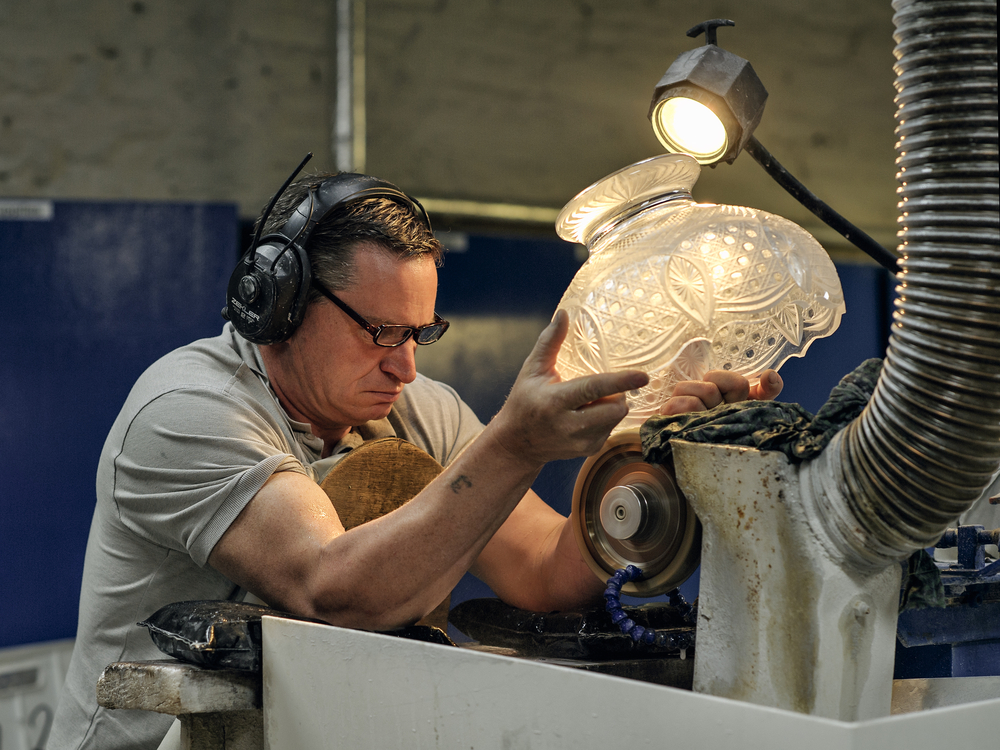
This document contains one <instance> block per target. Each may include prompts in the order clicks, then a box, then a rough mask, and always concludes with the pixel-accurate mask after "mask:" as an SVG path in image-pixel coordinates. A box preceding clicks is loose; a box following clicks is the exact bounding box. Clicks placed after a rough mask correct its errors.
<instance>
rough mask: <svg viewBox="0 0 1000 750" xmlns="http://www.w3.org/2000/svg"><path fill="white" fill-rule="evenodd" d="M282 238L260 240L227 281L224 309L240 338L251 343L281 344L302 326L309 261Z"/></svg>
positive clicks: (308, 276)
mask: <svg viewBox="0 0 1000 750" xmlns="http://www.w3.org/2000/svg"><path fill="white" fill-rule="evenodd" d="M286 245H288V240H287V239H285V238H283V237H278V238H276V237H271V238H267V237H265V238H264V241H263V242H262V244H260V245H258V246H257V248H256V251H255V252H254V251H251V252H248V253H247V254H246V255H245V256H244V257H243V259H242V260H241V261H240V262H239V263H238V264H237V266H236V269H235V270H234V271H233V274H232V276H231V277H230V279H229V287H228V289H227V294H226V310H227V314H228V316H229V319H230V320H231V321H232V322H233V326H235V328H236V330H237V331H238V332H239V333H240V335H241V336H243V338H245V339H247V340H248V341H251V342H253V343H254V344H277V343H279V342H281V341H285V340H286V339H288V337H289V336H291V335H292V332H293V331H294V330H295V329H296V328H298V326H299V324H301V323H302V318H303V316H304V315H305V307H306V305H305V300H306V297H307V296H308V292H309V278H310V275H309V260H308V258H306V257H305V252H304V251H302V250H301V249H300V248H299V247H298V246H297V244H295V243H293V244H292V245H291V246H290V247H288V249H287V250H284V252H282V250H283V248H285V246H286Z"/></svg>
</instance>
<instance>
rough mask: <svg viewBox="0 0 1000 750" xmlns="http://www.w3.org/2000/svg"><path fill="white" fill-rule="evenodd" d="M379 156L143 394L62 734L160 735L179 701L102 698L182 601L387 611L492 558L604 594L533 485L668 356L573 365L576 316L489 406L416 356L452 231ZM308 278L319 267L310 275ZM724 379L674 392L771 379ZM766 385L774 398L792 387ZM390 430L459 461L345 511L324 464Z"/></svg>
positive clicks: (543, 590) (285, 201) (404, 616)
mask: <svg viewBox="0 0 1000 750" xmlns="http://www.w3.org/2000/svg"><path fill="white" fill-rule="evenodd" d="M356 177H357V176H350V175H346V176H332V175H328V176H318V177H307V178H304V179H301V180H299V181H298V182H297V183H295V184H294V185H292V187H291V188H290V189H289V190H288V191H287V192H286V193H285V194H284V195H283V196H282V199H281V200H280V201H279V202H278V203H277V204H276V208H275V211H274V214H273V215H272V216H271V217H270V218H269V220H268V222H267V224H268V226H267V230H266V232H265V234H266V235H267V236H265V240H264V241H262V242H261V246H262V247H264V246H265V245H266V241H267V239H268V237H272V238H273V237H278V240H272V242H271V245H269V246H268V247H270V248H271V249H270V250H267V251H265V250H263V249H262V250H261V251H260V252H259V253H257V252H256V251H255V255H257V254H259V255H260V258H262V259H263V260H262V261H261V260H260V259H256V260H255V258H254V257H253V256H248V257H249V260H250V261H252V262H256V263H259V265H260V269H262V270H260V271H259V273H258V271H256V270H252V269H251V270H245V271H240V270H239V269H238V270H237V273H235V274H234V281H233V282H232V283H231V285H230V294H229V307H230V317H232V318H233V319H234V320H233V322H231V323H228V324H227V325H226V326H225V327H224V329H223V333H222V335H221V336H219V337H217V338H214V339H206V340H202V341H197V342H194V343H193V344H191V345H189V346H186V347H182V348H181V349H179V350H177V351H175V352H173V353H171V354H169V355H167V356H166V357H164V358H163V359H161V360H160V361H159V362H157V363H155V364H154V365H153V366H152V367H150V369H149V370H148V371H147V372H146V373H144V374H143V376H142V377H141V378H140V379H139V381H138V382H137V383H136V385H135V387H134V388H133V390H132V393H131V394H130V395H129V398H128V400H127V401H126V403H125V406H124V407H123V409H122V411H121V413H120V415H119V417H118V419H117V420H116V422H115V424H114V426H113V427H112V430H111V433H110V434H109V436H108V440H107V442H106V444H105V447H104V451H103V453H102V456H101V461H100V466H99V470H98V481H97V493H98V498H97V507H96V510H95V514H94V521H93V525H92V528H91V535H90V539H89V541H88V549H87V557H86V564H85V570H84V582H83V590H82V595H81V604H80V622H79V630H78V635H77V644H76V648H75V650H74V654H73V658H72V662H71V665H70V669H69V674H68V678H67V685H66V688H65V689H64V693H63V697H62V699H61V701H60V705H59V709H58V712H57V718H56V722H55V726H54V729H53V734H52V739H51V741H50V748H53V749H60V748H79V747H100V748H115V747H156V746H157V744H158V742H159V741H160V738H161V737H162V736H163V734H164V733H165V732H166V730H167V728H168V726H169V724H170V721H171V719H170V717H169V716H160V715H155V714H146V713H141V712H130V711H108V710H105V709H102V708H99V707H98V706H97V704H96V700H95V696H94V685H95V684H96V681H97V678H98V676H99V675H100V672H101V670H102V669H103V668H104V667H105V666H106V665H107V664H109V663H111V662H115V661H124V660H145V659H156V658H160V656H161V655H160V654H159V652H158V651H157V650H156V648H155V646H153V644H152V642H151V640H150V638H149V637H148V634H147V633H146V632H145V631H144V630H142V629H140V628H136V627H135V623H136V622H137V621H138V620H141V619H143V618H145V617H148V616H149V615H150V614H152V613H153V612H155V611H156V610H157V609H159V608H160V607H162V606H164V605H166V604H169V603H172V602H177V601H185V600H195V599H215V600H222V599H230V600H239V599H242V598H243V597H244V595H245V594H246V593H247V592H250V593H252V594H254V595H255V596H257V597H259V598H260V599H262V600H263V601H265V602H267V603H268V604H269V605H271V606H273V607H276V608H278V609H281V610H286V611H289V612H293V613H296V614H300V615H305V616H310V617H315V618H319V619H322V620H324V621H326V622H330V623H332V624H336V625H343V626H347V627H359V628H366V629H375V630H387V629H392V628H396V627H399V626H402V625H406V624H409V623H412V622H414V621H416V620H418V619H419V618H421V617H423V616H424V615H426V614H427V613H429V612H430V611H431V610H433V609H434V607H435V606H436V605H437V604H438V603H439V602H441V600H442V599H444V597H445V596H446V595H447V594H448V592H449V591H450V590H451V589H452V588H453V587H454V585H455V584H456V583H457V582H458V581H459V579H460V578H461V577H462V576H463V575H464V573H465V572H466V571H469V570H471V571H472V572H473V573H474V574H475V575H477V576H478V577H480V578H481V579H482V580H483V581H484V582H486V583H487V584H488V585H489V586H490V587H491V588H492V589H493V590H494V591H495V592H496V594H497V595H498V596H500V597H501V598H502V599H504V600H505V601H507V602H508V603H510V604H512V605H515V606H519V607H524V608H528V609H535V610H556V609H572V608H575V607H579V606H582V605H589V604H592V603H593V601H594V600H595V599H597V598H598V597H599V596H600V593H601V591H602V590H603V588H604V584H603V582H601V581H599V580H598V579H597V578H596V577H595V576H594V575H593V573H592V572H591V571H590V569H589V568H588V567H587V566H586V564H585V563H584V562H583V560H582V558H581V556H580V553H579V550H578V548H577V545H576V542H575V540H574V537H573V534H572V531H571V529H570V526H569V524H568V523H567V522H566V519H565V518H563V517H562V516H560V515H559V514H558V513H556V512H555V511H553V510H552V509H551V508H549V506H547V505H546V504H545V503H544V502H542V501H541V500H540V499H539V498H538V497H537V496H536V495H535V494H534V493H533V492H532V491H531V489H530V488H531V484H532V482H533V480H534V479H535V477H536V476H537V474H538V472H539V470H540V469H541V468H542V466H543V465H544V464H545V463H546V462H548V461H552V460H556V459H563V458H571V457H576V456H582V455H589V454H592V453H594V452H596V451H597V450H598V449H600V447H601V446H602V445H603V443H604V441H605V440H606V438H607V437H608V434H609V432H610V430H611V429H612V428H613V427H614V425H615V424H617V423H618V422H619V421H620V420H621V419H622V418H623V417H624V416H625V414H626V411H627V410H626V406H625V401H624V397H623V395H622V394H623V392H625V391H628V390H632V389H635V388H639V387H641V386H642V385H644V384H645V383H646V382H647V377H646V375H645V374H643V373H641V372H622V373H609V374H602V375H594V376H591V377H586V378H581V379H578V380H573V381H569V382H562V381H561V380H560V378H559V376H558V374H557V372H556V370H555V361H556V354H557V352H558V350H559V347H560V345H561V343H562V341H563V338H564V337H565V336H566V331H567V319H566V316H565V315H564V314H557V315H556V316H555V318H553V321H552V323H551V324H550V325H549V326H548V327H547V328H546V329H545V330H544V331H543V332H542V334H541V336H540V337H539V339H538V342H537V344H536V345H535V348H534V350H533V351H532V353H531V355H530V356H529V357H528V359H527V360H526V361H525V363H524V366H523V367H522V369H521V372H520V374H519V376H518V378H517V381H516V382H515V384H514V386H513V388H512V390H511V393H510V395H509V397H508V399H507V401H506V404H505V405H504V407H503V408H502V409H501V411H500V412H499V413H498V414H497V415H496V417H494V419H493V420H492V421H491V422H490V423H489V424H488V425H486V426H485V427H484V426H483V425H482V424H481V423H480V422H479V421H478V419H477V418H476V417H475V415H474V414H473V413H472V411H471V410H470V409H469V408H468V407H467V406H466V405H465V404H464V403H463V402H462V401H461V400H460V399H459V398H458V396H457V395H456V394H455V393H454V391H452V390H451V389H450V388H448V387H447V386H444V385H442V384H440V383H435V382H432V381H430V380H427V379H426V378H423V377H422V376H420V375H418V374H417V371H416V362H415V354H416V348H417V345H418V344H428V343H433V342H434V341H436V340H437V339H438V338H439V337H440V336H441V334H442V333H443V332H444V330H446V328H447V323H445V322H444V321H442V320H441V319H440V318H439V317H438V316H437V315H436V314H435V312H434V301H435V295H436V288H437V270H436V266H437V261H438V259H439V257H440V245H439V244H438V243H437V241H436V240H435V239H434V237H433V235H432V234H431V232H430V227H429V223H428V222H427V221H426V217H425V216H424V215H423V214H422V209H420V207H419V205H418V204H416V203H415V202H413V201H412V200H411V199H409V198H407V197H406V196H405V195H403V194H401V193H398V191H396V192H393V191H394V190H395V189H394V188H392V187H391V186H387V184H386V183H380V184H379V185H376V188H378V189H377V190H374V192H372V191H369V190H368V188H365V187H364V184H366V183H364V180H366V179H371V178H363V179H362V181H361V183H360V184H361V185H362V187H361V188H357V190H355V186H354V183H353V182H351V180H355V178H356ZM345 185H346V186H347V188H345ZM348 188H349V189H348ZM344 189H347V192H346V195H347V197H346V198H345V197H344V195H345V193H344ZM352 190H354V191H355V192H353V193H352V192H351V191H352ZM379 191H381V192H379ZM373 194H377V195H376V197H368V196H370V195H373ZM330 196H333V197H330ZM337 196H339V197H337ZM263 218H268V217H267V216H266V214H265V217H263ZM262 221H263V219H262ZM296 243H298V244H296ZM299 251H301V255H302V258H303V261H302V263H303V264H304V267H305V270H304V272H303V274H302V279H303V280H301V281H300V283H301V285H302V286H296V283H297V282H295V281H294V278H295V275H294V273H292V274H291V275H290V276H289V279H287V280H285V281H282V282H281V283H280V284H278V289H277V291H275V292H274V295H273V299H275V300H277V299H286V300H296V299H301V300H303V302H302V304H301V306H300V307H301V309H300V308H299V306H297V305H298V303H296V302H294V301H292V302H289V303H288V304H289V305H290V307H289V312H288V314H287V315H285V314H284V313H282V315H280V316H278V318H279V320H278V322H279V323H281V324H282V325H284V323H285V322H286V319H287V320H288V321H292V325H291V326H290V330H283V329H282V330H281V331H280V332H279V333H277V334H275V335H274V336H272V335H271V334H270V333H269V332H267V331H269V330H270V329H266V331H265V332H263V333H259V332H258V329H259V328H261V326H263V323H261V324H260V326H258V323H260V319H262V318H268V317H269V316H268V314H267V313H266V312H264V311H265V310H266V309H269V307H268V306H269V305H270V300H271V299H272V297H271V296H268V295H269V294H270V292H267V291H266V287H267V286H268V284H270V283H271V282H270V280H269V278H267V275H268V274H271V273H276V271H275V269H278V268H279V266H280V267H283V265H282V264H285V263H286V262H288V261H289V258H290V257H291V258H292V259H294V256H290V255H289V254H290V253H293V252H299ZM268 252H270V253H271V254H270V255H268V254H267V253H268ZM307 255H308V258H307V257H306V256H307ZM246 268H247V269H250V266H249V265H247V266H246ZM254 268H256V266H254ZM247 277H252V279H251V280H250V281H247V280H246V278H247ZM286 283H287V284H291V285H292V286H293V287H295V289H294V290H292V291H291V292H288V293H287V294H286V291H287V290H285V289H284V285H285V284H286ZM233 290H236V291H233ZM292 292H294V293H292ZM241 300H242V301H241ZM262 300H263V302H262ZM265 303H266V304H265ZM282 304H284V303H282ZM254 305H262V307H256V308H255V307H254ZM255 310H256V311H255ZM279 328H281V326H279ZM237 329H240V330H244V331H251V330H252V332H250V333H246V335H247V336H249V337H251V338H255V339H260V340H261V341H265V340H266V341H268V342H270V343H261V344H259V345H255V344H253V343H251V342H250V341H248V340H247V339H246V338H245V337H244V336H243V335H241V334H240V333H238V332H237ZM712 377H713V378H715V380H716V381H717V382H704V383H689V384H683V386H682V387H680V388H679V390H678V395H677V398H676V399H675V400H674V401H673V402H671V403H670V404H668V407H667V408H668V410H687V409H690V408H706V407H708V406H712V405H714V404H715V403H718V402H720V401H722V400H730V401H731V400H739V399H742V398H746V397H747V396H748V395H749V386H748V384H747V382H746V381H745V380H744V379H743V378H740V377H739V376H732V375H729V374H728V373H717V374H713V375H712ZM775 377H777V376H776V375H775ZM762 382H764V383H765V385H763V386H759V387H758V388H757V390H756V391H755V392H754V395H755V396H759V397H773V396H774V395H776V392H777V390H776V389H780V380H776V381H775V382H774V383H773V384H771V385H768V384H767V382H768V381H767V380H766V379H765V380H764V381H762ZM386 434H395V435H397V436H398V437H401V438H403V439H405V440H408V441H410V442H412V443H414V444H415V445H417V446H418V447H420V448H422V449H423V450H425V451H426V452H428V453H429V454H430V455H431V456H433V457H434V458H436V459H437V460H438V461H439V462H440V463H441V464H442V465H443V466H444V467H445V468H444V471H443V472H442V473H441V475H440V476H439V477H438V478H437V479H435V480H434V481H432V482H431V483H430V484H429V485H428V486H427V487H426V488H425V489H424V490H423V491H422V492H421V493H419V494H418V495H417V496H416V497H415V498H414V499H413V500H412V501H411V502H409V503H407V504H406V505H404V506H403V507H401V508H399V509H398V510H396V511H394V512H392V513H389V514H387V515H385V516H383V517H382V518H379V519H377V520H375V521H372V522H370V523H367V524H363V525H361V526H358V527H356V528H354V529H352V530H351V531H350V532H345V530H344V527H343V525H342V524H341V522H340V519H339V518H338V517H337V514H336V512H335V511H334V509H333V507H332V505H331V503H330V500H329V498H328V497H327V496H326V494H325V492H324V491H323V490H322V489H321V488H320V486H319V484H318V483H317V482H318V480H320V479H321V477H322V475H323V474H324V472H325V471H326V470H327V469H328V468H329V466H330V464H331V463H332V462H333V461H334V460H335V459H336V458H337V457H338V456H340V455H342V454H343V453H344V452H345V451H347V450H349V449H350V448H351V447H353V446H356V445H358V444H359V443H360V441H361V440H363V439H365V438H368V437H372V436H378V435H386Z"/></svg>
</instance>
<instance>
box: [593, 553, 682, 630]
mask: <svg viewBox="0 0 1000 750" xmlns="http://www.w3.org/2000/svg"><path fill="white" fill-rule="evenodd" d="M641 578H642V570H640V569H639V568H637V567H636V566H635V565H628V566H626V567H625V568H619V569H618V570H616V571H615V574H614V575H613V576H611V578H609V579H608V587H607V588H606V589H605V590H604V601H605V605H604V608H605V609H606V610H607V612H608V614H609V615H611V622H613V623H614V624H615V625H617V626H618V627H619V628H620V629H621V631H622V633H623V634H624V635H627V636H629V637H630V638H631V639H632V640H633V641H634V642H635V643H637V644H645V645H653V644H655V645H656V646H658V647H661V648H677V649H686V648H688V647H690V646H693V645H694V638H693V634H690V633H665V632H663V631H656V630H654V629H653V628H644V627H643V626H642V625H637V624H636V622H635V620H633V619H632V618H631V617H629V616H628V614H626V612H625V610H624V609H622V603H621V595H622V586H624V585H625V584H626V583H630V582H632V581H638V580H639V579H641ZM667 598H668V599H669V601H670V604H672V605H673V606H674V607H676V608H677V609H678V610H679V611H680V613H681V615H682V616H683V618H684V619H685V621H687V622H688V623H689V624H692V625H693V624H694V608H693V607H692V606H691V605H690V604H688V603H687V602H686V601H684V598H683V597H682V596H681V594H680V591H678V590H677V589H674V590H673V591H671V592H670V593H669V594H667Z"/></svg>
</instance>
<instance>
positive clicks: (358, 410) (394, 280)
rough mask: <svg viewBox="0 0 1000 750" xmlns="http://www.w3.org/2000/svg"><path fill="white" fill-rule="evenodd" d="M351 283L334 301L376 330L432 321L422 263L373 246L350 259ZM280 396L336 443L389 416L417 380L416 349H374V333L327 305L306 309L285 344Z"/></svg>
mask: <svg viewBox="0 0 1000 750" xmlns="http://www.w3.org/2000/svg"><path fill="white" fill-rule="evenodd" d="M354 267H355V280H354V283H353V284H352V285H351V286H350V287H348V288H347V289H343V290H341V291H338V292H336V295H337V296H338V297H339V298H340V299H341V300H343V301H344V302H346V303H347V304H348V305H349V306H350V307H352V308H353V309H354V310H355V311H357V312H358V313H359V314H360V315H361V316H362V317H363V318H365V319H366V320H367V321H368V322H369V323H371V324H372V325H374V326H378V325H381V324H383V323H395V324H399V325H412V326H422V325H427V324H429V323H433V322H434V300H435V298H436V295H437V268H436V267H435V265H434V261H433V260H431V259H430V258H426V257H418V258H414V259H410V260H398V259H396V258H395V257H394V256H392V255H390V254H388V253H386V252H385V251H382V250H380V249H377V248H373V247H372V246H371V245H368V246H365V245H362V246H360V247H359V248H358V249H357V251H356V253H355V256H354ZM287 347H288V348H287V350H286V352H284V353H283V355H282V356H283V359H284V365H283V367H282V376H281V377H280V383H279V384H278V386H277V387H278V389H279V390H280V393H281V395H282V396H283V401H285V402H287V404H286V408H287V406H288V405H291V406H292V408H293V411H295V412H297V413H298V414H297V415H294V414H293V416H295V417H296V418H298V419H303V420H304V421H307V422H309V423H310V424H311V425H312V426H313V432H314V433H315V434H317V435H320V436H321V437H324V438H327V439H330V438H332V439H338V438H337V433H346V431H347V429H348V428H350V427H355V426H357V425H360V424H363V423H365V422H368V421H370V420H373V419H382V418H383V417H385V416H387V415H388V414H389V410H390V408H391V407H392V405H393V403H395V401H396V400H397V399H398V398H399V394H400V393H401V392H402V390H403V386H404V385H405V384H406V383H410V382H412V381H413V379H414V378H415V377H416V374H417V369H416V361H415V353H416V348H417V344H416V342H415V341H414V340H413V339H412V338H411V339H410V340H408V341H406V342H405V343H404V344H402V345H400V346H397V347H395V348H391V349H390V348H386V347H381V346H377V345H376V344H375V343H374V342H373V341H372V337H371V334H369V333H368V332H367V331H366V330H365V329H364V328H362V327H361V326H360V325H358V324H357V323H356V322H355V321H354V320H352V319H351V318H350V317H348V315H347V314H346V313H344V312H343V311H342V310H340V308H338V307H337V306H336V305H334V304H333V303H332V302H329V301H328V300H322V301H319V302H316V303H314V304H312V305H310V306H309V308H308V309H307V310H306V314H305V318H304V320H303V322H302V325H301V326H300V327H299V328H298V330H296V332H295V333H294V334H293V335H292V337H291V338H290V339H289V340H288V342H287Z"/></svg>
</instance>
